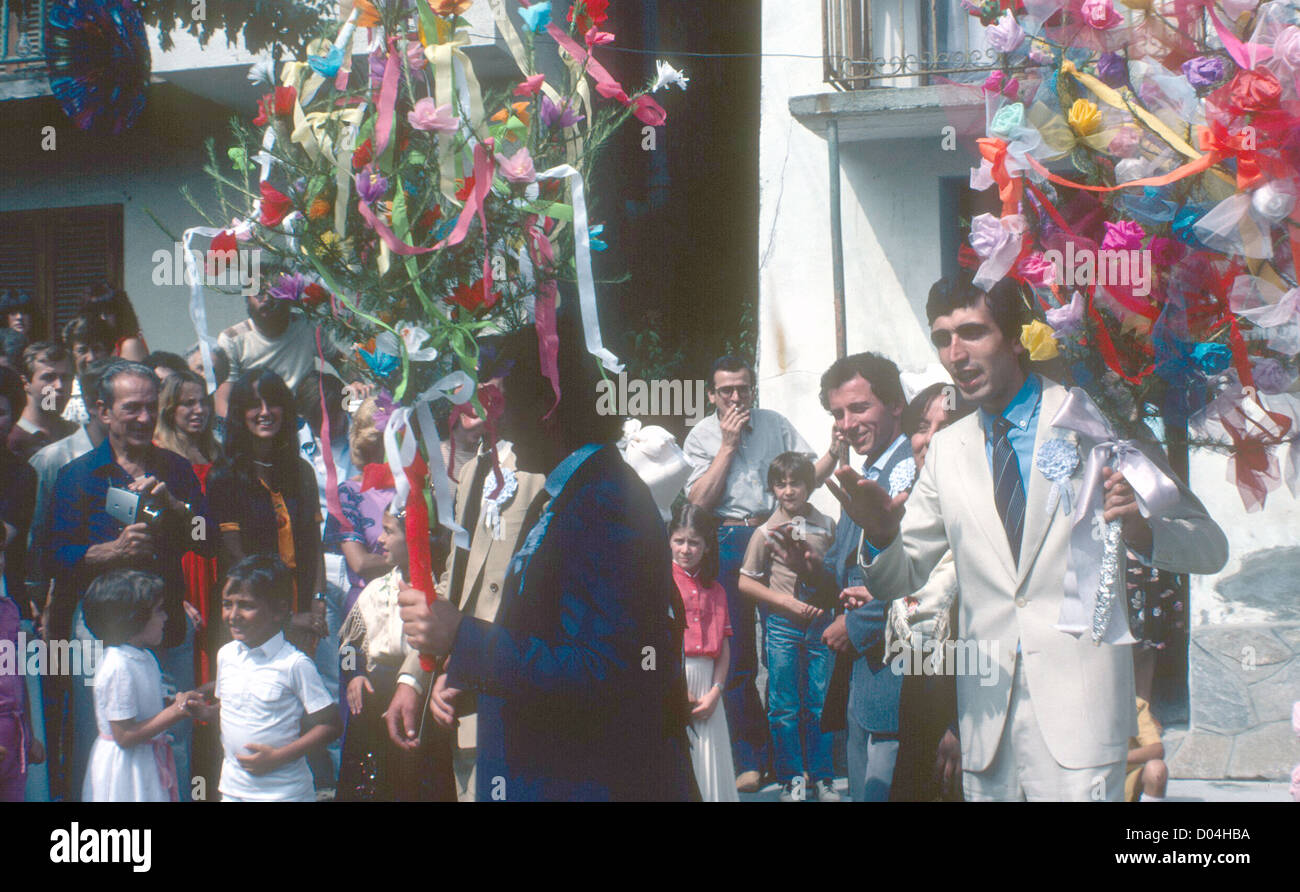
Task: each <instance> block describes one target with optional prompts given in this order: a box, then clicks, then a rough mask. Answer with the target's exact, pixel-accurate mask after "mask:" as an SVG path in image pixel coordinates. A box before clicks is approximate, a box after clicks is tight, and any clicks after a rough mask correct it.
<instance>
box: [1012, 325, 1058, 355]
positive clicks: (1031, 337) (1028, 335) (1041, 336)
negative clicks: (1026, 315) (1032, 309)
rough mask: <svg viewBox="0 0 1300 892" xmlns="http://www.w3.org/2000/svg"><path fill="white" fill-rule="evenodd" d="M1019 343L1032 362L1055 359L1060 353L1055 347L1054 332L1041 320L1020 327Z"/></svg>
mask: <svg viewBox="0 0 1300 892" xmlns="http://www.w3.org/2000/svg"><path fill="white" fill-rule="evenodd" d="M1020 343H1021V344H1023V345H1024V347H1025V349H1026V350H1028V351H1029V358H1030V359H1032V360H1033V361H1034V362H1043V361H1044V360H1048V359H1055V358H1056V357H1057V356H1058V355H1059V354H1060V352H1061V351H1060V349H1059V348H1058V347H1057V345H1056V332H1055V331H1054V330H1053V329H1052V326H1050V325H1048V324H1047V323H1046V322H1043V321H1042V320H1041V319H1035V320H1034V321H1033V322H1031V323H1030V324H1029V325H1022V326H1021V327H1020Z"/></svg>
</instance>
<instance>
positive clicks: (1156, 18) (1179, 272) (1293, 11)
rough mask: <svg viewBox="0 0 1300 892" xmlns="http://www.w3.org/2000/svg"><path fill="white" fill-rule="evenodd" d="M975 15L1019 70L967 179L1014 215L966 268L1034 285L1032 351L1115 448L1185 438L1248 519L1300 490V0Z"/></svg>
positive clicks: (977, 6) (985, 221)
mask: <svg viewBox="0 0 1300 892" xmlns="http://www.w3.org/2000/svg"><path fill="white" fill-rule="evenodd" d="M963 7H964V8H965V9H966V10H967V11H968V12H969V13H970V14H971V15H972V16H976V17H978V18H979V19H980V21H981V22H982V23H983V24H984V25H985V29H986V37H987V41H988V43H989V45H990V46H991V47H992V48H993V49H994V50H996V51H997V52H999V53H1000V54H1001V60H1002V65H1001V67H1000V70H997V71H994V72H993V73H992V74H991V75H990V76H989V77H988V78H987V80H986V81H985V82H984V84H983V88H982V91H983V96H984V101H985V105H986V128H987V129H986V133H985V136H984V137H982V138H980V139H979V140H978V141H977V142H978V149H979V153H980V156H981V158H982V161H981V164H980V166H979V168H977V169H975V170H973V171H972V173H971V184H972V187H973V188H976V189H979V190H984V189H993V188H996V190H997V194H998V196H999V198H1000V201H1001V211H1000V213H999V214H997V215H993V214H984V215H981V216H979V217H976V218H975V219H974V220H973V221H972V225H971V234H970V244H969V246H968V247H964V248H963V263H964V264H965V265H967V266H969V267H971V268H973V269H974V270H975V276H976V280H977V282H978V283H979V284H981V285H982V286H985V287H987V286H988V285H991V284H992V283H993V282H996V281H998V280H999V279H1002V278H1003V277H1006V276H1010V277H1013V278H1014V279H1016V280H1017V281H1018V282H1019V283H1020V286H1021V292H1022V294H1023V296H1024V298H1025V300H1026V302H1027V303H1028V304H1029V305H1030V306H1031V307H1032V309H1033V310H1034V311H1035V317H1036V318H1035V321H1034V322H1033V323H1032V325H1029V326H1026V327H1025V330H1024V332H1023V337H1022V342H1023V343H1024V345H1025V347H1026V348H1027V349H1028V350H1029V351H1030V354H1031V356H1032V358H1033V359H1035V360H1055V361H1057V362H1058V363H1060V364H1061V365H1062V366H1063V367H1064V369H1065V371H1066V373H1067V377H1068V378H1070V379H1071V380H1070V383H1073V384H1075V385H1077V386H1080V387H1082V388H1084V389H1085V390H1086V391H1087V392H1088V393H1089V395H1090V396H1092V397H1093V399H1094V401H1095V402H1096V404H1097V405H1098V406H1099V407H1100V408H1101V409H1102V411H1103V413H1104V414H1105V416H1106V420H1107V422H1108V423H1109V424H1110V425H1111V426H1112V427H1113V429H1114V431H1116V432H1117V433H1118V434H1119V435H1122V436H1133V435H1135V434H1136V433H1137V432H1138V430H1139V428H1140V427H1141V426H1143V425H1144V424H1146V423H1148V422H1151V424H1150V426H1151V427H1153V428H1154V429H1155V430H1156V431H1157V432H1160V431H1162V430H1163V431H1167V432H1168V433H1169V435H1170V437H1171V438H1173V437H1176V436H1177V434H1178V433H1180V432H1182V431H1185V430H1187V428H1188V426H1189V425H1190V429H1191V431H1192V437H1191V440H1190V442H1191V443H1192V444H1193V445H1197V446H1208V447H1213V448H1216V449H1221V450H1223V451H1225V452H1227V453H1228V454H1229V471H1228V473H1229V478H1230V480H1231V481H1232V482H1233V483H1235V484H1236V486H1237V487H1238V490H1239V491H1240V493H1241V497H1242V500H1243V502H1244V504H1245V506H1246V508H1247V509H1248V510H1258V509H1259V508H1262V506H1263V504H1264V500H1265V498H1266V496H1267V494H1268V492H1269V491H1270V490H1272V489H1275V488H1276V487H1277V486H1278V485H1279V483H1280V482H1281V481H1283V480H1285V481H1286V482H1287V484H1288V486H1289V487H1290V489H1291V492H1292V493H1293V494H1294V493H1295V492H1296V474H1297V467H1298V465H1300V447H1297V444H1296V417H1297V411H1300V403H1298V402H1297V399H1296V394H1297V391H1298V390H1300V387H1298V386H1297V362H1296V354H1297V351H1298V350H1300V327H1298V323H1300V289H1297V276H1296V273H1297V267H1296V258H1297V256H1298V255H1300V209H1298V208H1297V206H1296V198H1297V194H1298V193H1300V81H1298V79H1297V75H1298V74H1300V3H1297V2H1295V0H1265V2H1262V3H1260V2H1256V0H1221V2H1218V3H1215V2H1211V0H1123V3H1122V4H1121V5H1120V6H1119V7H1117V6H1116V5H1115V3H1114V2H1113V0H987V2H984V3H973V2H970V0H964V2H963ZM1066 162H1068V165H1069V167H1067V166H1066ZM1070 168H1073V169H1070Z"/></svg>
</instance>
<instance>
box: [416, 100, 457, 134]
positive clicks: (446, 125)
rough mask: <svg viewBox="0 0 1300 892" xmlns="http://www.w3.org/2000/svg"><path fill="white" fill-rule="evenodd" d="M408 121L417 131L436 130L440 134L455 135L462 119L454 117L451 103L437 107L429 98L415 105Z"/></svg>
mask: <svg viewBox="0 0 1300 892" xmlns="http://www.w3.org/2000/svg"><path fill="white" fill-rule="evenodd" d="M406 120H407V121H409V122H410V124H411V126H412V127H414V128H415V129H416V130H425V131H429V130H434V131H437V132H438V133H454V132H455V131H456V128H457V127H458V126H460V118H454V117H452V114H451V104H450V103H448V104H447V105H435V104H434V101H433V100H432V99H430V98H429V97H427V96H426V97H425V98H423V99H421V100H420V101H419V102H417V103H415V108H413V109H412V110H411V111H410V112H409V113H408V114H407V115H406Z"/></svg>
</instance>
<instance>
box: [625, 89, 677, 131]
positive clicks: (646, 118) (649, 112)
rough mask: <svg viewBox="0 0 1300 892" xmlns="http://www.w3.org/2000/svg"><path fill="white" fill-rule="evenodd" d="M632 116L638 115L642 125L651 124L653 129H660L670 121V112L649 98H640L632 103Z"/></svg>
mask: <svg viewBox="0 0 1300 892" xmlns="http://www.w3.org/2000/svg"><path fill="white" fill-rule="evenodd" d="M632 114H634V115H636V116H637V117H638V118H639V119H640V120H641V121H642V123H645V124H649V125H650V126H651V127H658V126H660V125H661V124H663V122H664V121H666V120H668V112H666V111H664V107H663V106H662V105H660V104H659V103H657V102H655V101H654V100H653V99H651V98H650V97H649V96H638V97H637V98H636V100H635V101H634V102H633V103H632Z"/></svg>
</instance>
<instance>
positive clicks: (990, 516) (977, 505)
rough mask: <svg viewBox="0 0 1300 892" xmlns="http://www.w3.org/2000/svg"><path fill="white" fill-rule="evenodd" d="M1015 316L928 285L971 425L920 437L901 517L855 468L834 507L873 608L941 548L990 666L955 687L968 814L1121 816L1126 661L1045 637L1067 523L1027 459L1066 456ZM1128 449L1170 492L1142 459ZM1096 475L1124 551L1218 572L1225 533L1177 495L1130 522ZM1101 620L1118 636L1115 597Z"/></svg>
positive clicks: (938, 342)
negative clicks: (869, 555) (1106, 806)
mask: <svg viewBox="0 0 1300 892" xmlns="http://www.w3.org/2000/svg"><path fill="white" fill-rule="evenodd" d="M1023 306H1024V305H1023V303H1022V301H1021V298H1020V295H1019V294H1018V293H1017V289H1016V286H1015V283H1014V282H1012V281H1010V280H1004V281H1002V282H999V283H998V284H997V285H995V286H993V288H991V289H990V290H989V291H988V293H987V294H986V293H985V292H982V291H980V290H979V289H977V288H976V287H975V286H974V285H973V284H971V282H970V280H969V278H964V279H960V280H956V281H950V280H940V281H939V282H938V283H936V284H935V286H934V287H933V288H932V289H931V291H930V298H929V302H928V305H927V308H926V313H927V316H928V317H929V320H930V333H931V339H932V341H933V342H934V344H935V346H936V347H937V348H938V351H939V358H940V361H941V362H942V363H943V365H944V368H945V369H946V370H947V371H948V373H949V374H950V375H952V378H953V381H954V382H955V383H956V385H957V387H958V388H960V390H961V391H962V394H963V395H964V396H965V397H966V398H967V399H969V400H971V401H972V402H974V403H975V404H976V405H978V406H979V411H977V412H975V413H973V414H972V415H969V416H967V417H966V418H964V419H962V420H961V421H958V422H956V423H955V424H953V425H952V426H951V427H949V428H947V429H945V430H943V431H941V432H940V433H939V434H937V435H936V436H935V437H934V439H933V441H932V442H931V444H930V451H929V455H928V457H927V459H926V462H925V467H924V468H923V469H922V470H921V474H920V479H919V480H918V481H917V484H916V487H915V488H914V489H913V491H912V493H911V497H910V498H908V499H907V504H906V509H905V510H906V515H905V516H904V506H903V500H904V498H906V497H905V496H899V497H896V498H894V499H890V497H889V495H888V494H887V493H886V492H885V491H884V490H883V489H882V488H881V487H879V486H877V485H876V484H874V483H871V482H870V481H866V480H861V479H857V476H856V475H855V474H854V473H853V471H852V470H851V469H842V470H841V471H839V472H838V473H837V476H839V478H840V482H841V484H843V486H844V490H843V491H842V492H839V493H837V494H838V495H839V496H840V498H841V500H842V501H843V502H844V504H845V506H846V510H847V511H848V513H849V514H850V516H852V517H853V518H854V519H855V520H856V521H857V522H858V523H859V524H860V525H861V526H862V528H863V532H864V534H865V536H866V537H867V539H868V541H870V542H871V543H872V544H873V545H874V546H876V547H877V548H880V549H882V550H881V551H880V553H879V554H878V555H877V556H876V557H875V559H874V560H871V561H869V562H868V561H866V560H865V557H866V555H865V554H864V561H863V569H864V570H865V573H866V577H867V587H868V588H869V589H870V591H871V592H873V593H874V594H875V596H876V597H881V598H888V599H892V598H896V597H901V596H903V595H906V594H908V593H909V592H912V591H915V590H917V589H919V588H920V587H921V586H922V585H923V584H924V583H925V581H926V579H927V578H928V576H929V574H930V571H931V569H932V568H933V567H934V566H935V565H936V564H937V563H938V562H939V560H940V559H941V558H942V557H943V556H944V554H945V553H946V552H948V551H949V549H951V551H952V556H953V560H954V562H955V567H956V573H957V583H958V585H959V586H960V589H961V598H960V602H959V603H960V606H959V613H958V619H957V624H958V628H957V638H958V639H960V640H962V641H964V642H965V641H971V640H973V641H974V642H975V644H976V645H977V649H978V650H979V653H978V655H977V656H978V657H979V659H978V660H977V661H976V662H977V663H981V664H983V663H987V662H989V661H991V662H992V663H993V664H995V665H996V669H995V671H993V672H988V673H985V672H983V671H971V670H970V668H969V667H968V668H967V671H965V672H960V671H959V673H958V676H957V701H958V724H959V726H960V732H961V735H960V736H961V748H962V768H963V775H962V783H963V787H964V791H965V796H966V799H967V800H968V801H971V800H1023V799H1029V800H1090V799H1106V800H1112V801H1119V800H1120V799H1121V798H1122V795H1123V791H1124V768H1125V758H1126V754H1127V745H1128V738H1129V737H1130V735H1132V734H1133V733H1134V730H1135V719H1134V709H1133V703H1134V702H1135V700H1134V697H1135V694H1134V687H1133V658H1132V652H1131V648H1130V647H1129V646H1127V645H1124V644H1102V645H1101V646H1095V645H1094V644H1093V642H1092V638H1091V635H1090V634H1089V633H1088V632H1086V631H1085V632H1084V633H1083V634H1082V635H1079V636H1078V637H1076V636H1074V635H1071V634H1067V633H1066V632H1064V631H1061V630H1059V629H1058V628H1057V624H1058V623H1059V622H1060V621H1061V607H1062V603H1063V599H1064V591H1065V589H1066V574H1067V569H1068V568H1069V567H1070V561H1069V556H1070V550H1071V544H1070V542H1071V528H1072V523H1073V521H1074V517H1073V516H1067V515H1066V514H1065V513H1064V511H1063V510H1062V508H1061V507H1058V505H1059V501H1058V500H1056V499H1053V497H1052V482H1051V481H1049V480H1048V479H1047V478H1046V477H1045V476H1044V472H1043V471H1042V470H1041V468H1040V467H1039V466H1038V464H1037V463H1036V461H1035V456H1036V455H1037V450H1038V449H1039V448H1040V447H1042V445H1043V444H1045V443H1047V442H1048V441H1053V440H1061V441H1064V442H1069V440H1068V437H1067V432H1066V431H1064V430H1061V429H1058V428H1054V427H1053V423H1052V422H1053V420H1054V419H1055V418H1056V415H1057V412H1058V410H1059V409H1060V408H1061V406H1062V405H1063V404H1064V403H1065V401H1066V399H1067V396H1068V395H1069V392H1068V391H1067V390H1066V389H1065V388H1063V387H1061V386H1060V385H1058V384H1056V383H1054V382H1052V381H1050V380H1048V379H1045V378H1042V377H1041V376H1038V375H1036V374H1033V373H1030V372H1028V371H1027V370H1026V369H1025V368H1024V363H1023V362H1022V356H1023V354H1024V347H1023V346H1022V345H1021V343H1020V340H1019V333H1020V326H1021V324H1022V323H1023V322H1027V321H1028V320H1026V319H1023V318H1022V316H1023ZM1079 398H1081V399H1086V398H1084V397H1082V393H1081V392H1079ZM1093 445H1095V444H1093V443H1092V442H1090V441H1088V440H1087V439H1086V438H1084V439H1083V440H1082V441H1081V442H1079V444H1078V447H1079V452H1080V459H1079V461H1078V463H1077V466H1076V467H1075V469H1074V471H1073V474H1072V476H1071V478H1070V479H1069V481H1068V486H1069V487H1070V488H1071V490H1072V491H1073V492H1074V493H1075V494H1076V496H1077V497H1076V499H1075V513H1076V514H1077V512H1078V511H1079V510H1080V508H1079V505H1080V503H1081V502H1082V494H1080V493H1078V492H1077V491H1078V489H1079V481H1080V479H1081V478H1082V476H1083V463H1084V462H1083V457H1085V456H1087V455H1088V453H1089V450H1090V449H1091V447H1092V446H1093ZM1131 445H1133V446H1135V447H1136V448H1138V449H1140V451H1141V452H1142V453H1143V454H1145V455H1146V456H1147V458H1148V459H1149V460H1150V461H1151V462H1152V463H1153V464H1154V465H1155V466H1156V467H1157V468H1159V469H1160V470H1161V471H1162V472H1163V473H1164V474H1165V476H1166V477H1168V478H1170V479H1172V480H1176V479H1177V478H1176V477H1175V476H1174V475H1173V472H1172V471H1170V470H1169V466H1168V464H1167V462H1166V461H1165V459H1164V457H1163V455H1161V454H1160V450H1159V449H1158V448H1157V447H1155V445H1154V444H1147V443H1142V442H1136V441H1135V442H1133V443H1132V444H1131ZM1102 478H1103V479H1104V489H1105V497H1104V503H1103V505H1102V510H1101V512H1100V513H1103V515H1104V519H1105V521H1106V522H1110V521H1112V520H1117V519H1118V520H1120V521H1122V525H1123V539H1124V544H1125V545H1127V546H1128V548H1129V549H1131V550H1132V551H1134V552H1135V553H1137V554H1139V555H1142V556H1143V557H1144V559H1145V560H1147V561H1148V562H1149V563H1150V564H1151V565H1153V566H1156V567H1159V568H1161V569H1166V570H1171V571H1174V572H1178V573H1214V572H1217V571H1218V570H1219V569H1220V568H1221V567H1222V566H1223V564H1224V563H1225V562H1226V561H1227V540H1226V539H1225V537H1224V535H1223V532H1222V530H1220V529H1219V527H1218V525H1217V524H1215V522H1214V521H1213V520H1211V519H1210V518H1209V516H1207V514H1206V513H1205V509H1204V508H1203V507H1202V506H1201V503H1200V502H1199V501H1198V500H1197V499H1196V497H1195V496H1193V495H1192V493H1191V492H1190V491H1189V490H1188V489H1187V488H1186V487H1185V486H1184V485H1183V484H1182V483H1181V482H1178V484H1177V489H1178V492H1177V497H1176V498H1175V499H1174V500H1173V504H1172V506H1171V507H1169V508H1167V509H1165V510H1163V511H1161V512H1160V513H1159V515H1158V516H1157V515H1155V514H1153V515H1152V516H1149V517H1144V516H1143V514H1142V512H1141V510H1140V509H1139V506H1138V502H1137V499H1136V497H1135V494H1134V492H1133V489H1132V488H1131V486H1130V485H1129V483H1128V482H1127V481H1126V480H1125V479H1124V477H1123V476H1122V475H1120V474H1118V473H1116V472H1115V471H1114V470H1113V469H1109V468H1107V469H1105V470H1104V471H1103V473H1102ZM835 488H836V489H838V487H835ZM1096 545H1097V549H1098V554H1100V549H1101V543H1100V542H1098V543H1096ZM1120 569H1121V571H1122V565H1121V568H1120ZM1122 578H1123V577H1122V572H1121V574H1120V580H1121V582H1120V584H1121V585H1122ZM1114 610H1115V611H1118V614H1119V619H1118V621H1119V622H1123V621H1124V620H1123V616H1124V611H1125V605H1124V598H1123V595H1122V593H1121V595H1120V597H1119V598H1118V599H1117V601H1116V603H1115V605H1114ZM1126 637H1127V636H1126ZM979 668H981V669H982V668H983V667H982V666H981V667H979Z"/></svg>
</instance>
